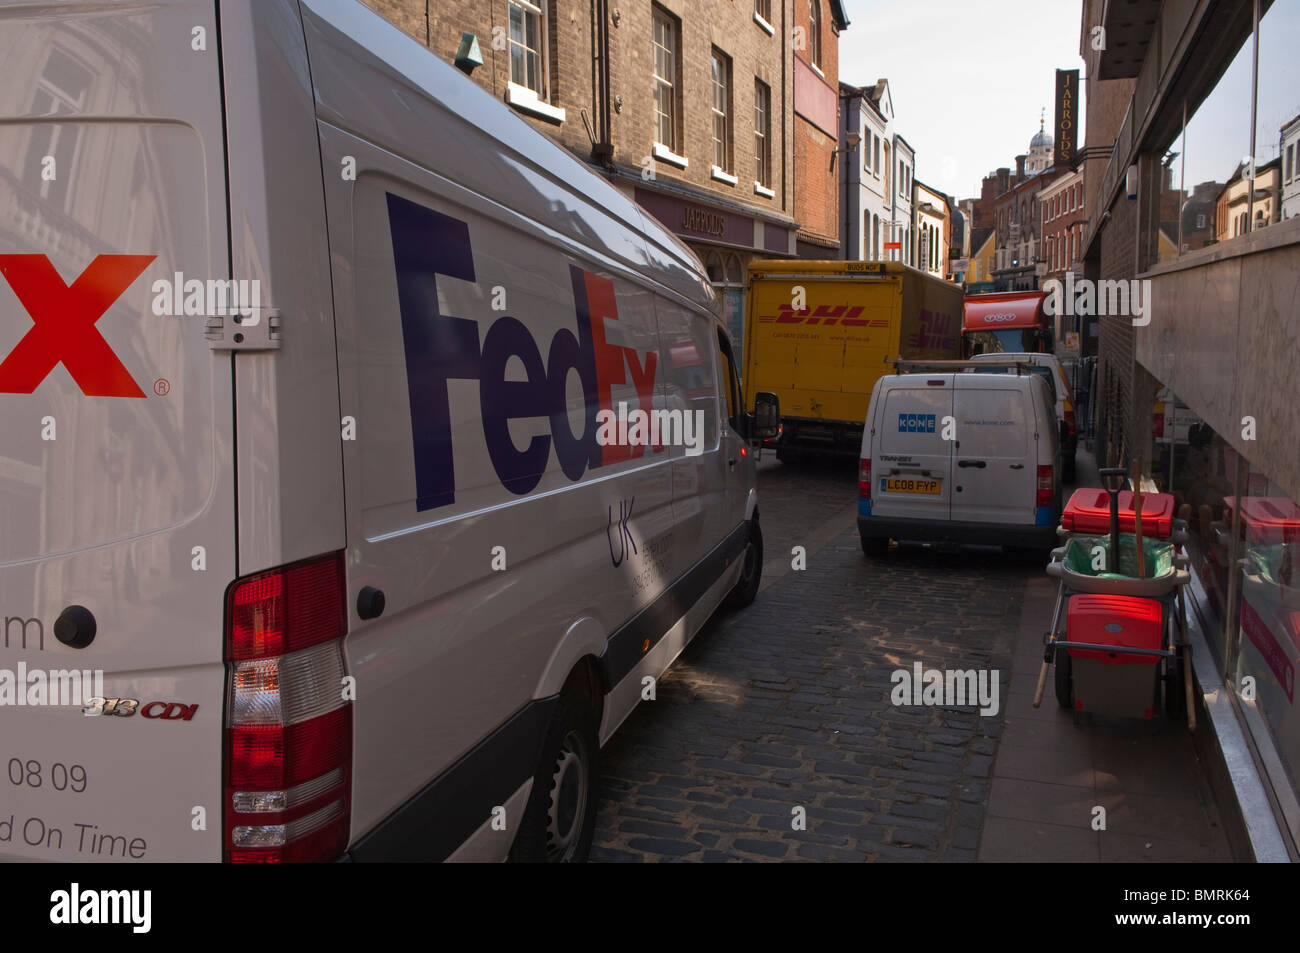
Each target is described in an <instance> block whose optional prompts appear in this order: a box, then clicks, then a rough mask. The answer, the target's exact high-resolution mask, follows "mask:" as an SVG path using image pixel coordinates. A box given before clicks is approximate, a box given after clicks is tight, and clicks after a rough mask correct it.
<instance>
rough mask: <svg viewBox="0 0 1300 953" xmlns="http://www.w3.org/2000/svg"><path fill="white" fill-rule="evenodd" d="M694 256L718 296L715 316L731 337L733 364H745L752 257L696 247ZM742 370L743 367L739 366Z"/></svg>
mask: <svg viewBox="0 0 1300 953" xmlns="http://www.w3.org/2000/svg"><path fill="white" fill-rule="evenodd" d="M692 247H694V248H695V252H696V254H698V255H699V256H700V258H701V259H702V260H703V261H704V270H705V271H706V272H708V275H709V284H711V285H713V290H714V293H716V294H717V296H718V304H719V308H718V316H719V317H720V318H721V319H722V323H723V324H724V325H726V328H727V333H728V334H730V335H731V346H732V348H733V349H734V350H735V352H736V360H737V361H742V362H743V361H744V350H745V267H746V265H747V264H748V259H749V258H751V257H753V256H751V255H743V254H742V253H739V252H734V251H727V250H725V249H709V248H703V247H699V246H692ZM742 366H743V364H742Z"/></svg>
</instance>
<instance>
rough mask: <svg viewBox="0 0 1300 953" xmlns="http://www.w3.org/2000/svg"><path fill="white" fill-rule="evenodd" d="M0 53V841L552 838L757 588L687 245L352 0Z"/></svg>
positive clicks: (747, 458) (90, 31) (457, 854)
mask: <svg viewBox="0 0 1300 953" xmlns="http://www.w3.org/2000/svg"><path fill="white" fill-rule="evenodd" d="M0 59H3V61H4V63H5V66H6V68H5V75H6V80H7V82H6V83H5V85H4V88H3V90H0V115H3V117H4V123H3V124H0V206H2V207H3V208H4V209H6V213H5V217H4V218H3V219H2V220H0V279H2V280H0V434H2V435H3V441H2V442H0V623H3V641H0V653H2V654H0V764H4V765H6V766H7V774H5V775H4V776H2V778H0V783H3V785H4V792H5V793H4V797H3V798H0V856H3V857H5V858H9V859H24V860H41V861H57V860H74V861H109V860H114V861H120V860H143V861H185V860H213V861H215V860H221V859H226V860H230V861H294V860H325V859H338V858H343V857H350V858H353V859H357V860H369V859H371V858H393V859H402V860H413V859H441V858H452V859H501V858H506V857H507V856H510V857H514V858H518V859H553V860H554V859H558V860H576V859H580V858H582V857H583V856H584V855H585V853H586V851H587V848H588V846H589V844H590V841H591V836H592V825H593V818H594V813H595V785H596V782H597V780H598V762H597V757H598V750H599V746H600V744H602V743H603V742H604V741H605V739H607V738H608V737H609V736H610V735H611V733H612V732H613V731H614V730H615V729H616V728H617V727H618V725H619V724H620V723H621V722H622V721H623V719H624V718H626V717H627V715H628V713H629V711H630V710H631V709H632V708H633V707H634V706H635V705H636V704H637V702H638V700H639V699H640V698H641V697H642V692H643V688H644V683H645V682H646V680H647V679H650V678H654V677H656V676H658V675H659V674H660V673H661V672H663V671H664V669H665V668H666V667H667V666H668V665H669V664H670V663H671V662H672V660H673V659H674V658H675V657H676V656H677V654H678V653H679V652H681V651H682V648H683V647H684V646H685V645H686V643H687V642H688V641H689V640H690V639H691V638H692V637H693V636H694V635H695V634H696V632H697V631H698V630H699V629H700V627H701V625H702V624H703V623H704V621H705V620H706V619H707V618H708V616H709V615H710V614H711V613H712V612H713V611H714V609H715V608H716V607H717V606H718V605H719V603H720V602H722V601H723V600H724V598H726V597H728V596H729V595H730V597H731V599H732V601H733V602H735V603H738V604H744V603H747V602H748V601H750V600H752V599H753V598H754V595H755V593H756V591H757V587H758V577H759V571H760V567H761V565H762V536H761V534H760V532H759V512H758V506H757V498H756V495H755V474H754V467H753V457H752V455H751V453H750V449H749V441H750V440H751V439H758V438H761V437H762V436H763V434H764V433H769V434H770V433H772V432H774V427H775V421H776V420H777V419H778V418H777V416H776V408H775V407H774V406H773V404H774V401H769V400H768V399H767V398H766V397H764V398H761V399H760V400H761V413H760V414H759V415H758V416H760V417H761V418H762V420H761V421H758V420H756V419H755V416H754V415H747V414H746V413H745V412H744V410H743V408H742V407H741V405H740V402H739V401H740V397H739V395H740V385H739V381H738V379H737V368H736V364H735V360H734V356H733V353H732V349H731V345H730V343H729V342H728V339H727V336H726V334H725V332H724V331H723V330H722V327H721V325H720V324H719V322H718V321H717V320H716V318H715V316H714V313H713V298H712V293H711V291H710V288H709V286H708V284H707V282H706V278H705V275H704V272H703V269H702V268H701V266H700V264H699V262H698V260H697V259H696V258H695V257H694V256H693V255H692V254H691V253H690V252H689V251H688V250H687V249H686V248H685V247H684V246H683V245H681V244H680V243H679V242H678V241H677V240H676V239H675V238H674V237H673V236H672V235H671V234H670V233H669V232H668V231H666V230H665V229H664V228H662V227H661V226H660V225H659V224H657V223H656V222H655V221H654V220H653V219H651V218H650V217H648V216H647V215H646V214H643V213H642V212H641V211H640V210H639V209H638V208H637V207H636V206H635V205H633V204H632V203H631V202H630V201H629V200H628V199H627V198H625V197H624V196H623V195H622V194H621V193H620V192H618V191H617V190H615V189H614V188H613V187H612V186H610V185H609V184H608V183H607V182H605V181H604V180H602V179H600V178H599V177H597V176H595V175H593V174H591V173H589V172H588V171H587V170H586V169H585V168H584V167H583V166H582V164H581V163H580V162H578V161H577V160H576V159H574V158H573V157H572V156H570V155H569V154H568V153H566V152H565V151H563V150H562V149H560V148H559V147H557V146H556V145H554V144H553V143H551V142H550V141H549V140H547V139H546V138H545V137H543V136H542V135H540V134H538V133H536V132H534V131H533V130H531V129H530V128H529V127H528V126H527V125H526V124H525V123H523V122H522V121H520V120H519V119H518V118H517V117H515V116H513V115H512V114H511V113H510V112H509V111H508V109H507V108H506V107H505V106H504V105H503V104H502V103H499V102H497V101H495V100H494V99H493V98H492V97H491V96H490V95H488V94H487V93H485V92H484V91H482V90H481V89H479V88H478V87H477V86H475V85H474V84H473V83H472V82H470V81H469V80H467V79H466V78H465V77H464V76H462V75H460V74H459V73H457V72H456V71H455V70H454V69H452V68H451V67H450V66H448V65H446V64H444V63H442V62H440V61H439V60H438V59H437V58H436V57H435V56H434V55H433V54H431V53H430V52H428V51H427V50H425V49H424V48H423V47H422V46H420V45H419V44H417V43H415V42H413V41H411V40H410V39H408V38H407V37H405V36H404V35H403V34H401V33H400V32H399V31H398V30H396V29H395V28H393V27H391V26H390V25H388V24H387V23H386V22H384V21H383V20H382V19H381V18H380V17H378V16H377V15H375V14H374V13H372V12H370V11H369V10H368V9H366V8H365V7H363V6H362V5H360V4H359V3H357V2H355V0H223V2H222V3H220V4H219V5H218V4H216V3H214V2H212V0H184V2H182V0H176V2H169V3H164V4H138V3H125V2H124V3H121V4H115V3H99V4H94V5H81V4H73V5H70V6H69V7H68V8H67V9H66V10H62V11H60V12H59V13H58V14H57V15H55V14H52V13H50V12H49V10H48V8H47V7H46V6H44V5H35V6H31V5H17V6H15V5H12V4H5V5H0ZM647 421H649V423H648V424H647ZM74 671H75V672H80V673H82V674H83V675H84V676H85V678H84V683H85V684H82V685H80V686H78V685H74V684H71V677H70V675H69V674H68V673H70V672H74ZM59 673H63V674H59ZM6 675H7V676H8V684H9V691H8V693H7V694H6V691H5V684H6ZM15 680H17V681H15ZM33 680H35V681H36V682H40V683H41V684H40V686H39V687H40V690H39V691H38V690H37V688H36V687H32V686H33V685H34V681H33ZM56 682H58V684H59V691H55V684H56ZM15 685H17V689H18V691H17V694H16V693H15V691H14V689H15ZM88 692H90V693H93V694H90V695H89V697H87V694H88ZM54 696H58V697H54ZM20 699H21V700H20Z"/></svg>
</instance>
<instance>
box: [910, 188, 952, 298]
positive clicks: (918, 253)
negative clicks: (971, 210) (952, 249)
mask: <svg viewBox="0 0 1300 953" xmlns="http://www.w3.org/2000/svg"><path fill="white" fill-rule="evenodd" d="M912 205H913V208H914V209H915V211H916V218H915V221H914V222H913V228H912V232H913V234H914V235H915V244H916V247H915V248H914V249H913V253H912V259H913V261H915V262H916V267H917V268H919V269H921V270H922V271H924V272H926V273H928V274H931V275H934V277H936V278H945V279H946V278H947V277H948V250H949V241H950V239H951V232H952V217H951V215H950V214H949V211H948V196H946V195H944V194H943V193H942V192H939V191H937V190H935V189H932V188H930V187H929V186H928V185H925V184H924V183H922V182H917V183H916V184H915V188H914V189H913V195H912Z"/></svg>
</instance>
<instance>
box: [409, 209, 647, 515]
mask: <svg viewBox="0 0 1300 953" xmlns="http://www.w3.org/2000/svg"><path fill="white" fill-rule="evenodd" d="M388 222H389V228H390V231H391V234H392V239H393V258H394V264H395V270H396V274H397V297H398V305H399V308H400V310H401V319H402V342H403V348H404V350H405V355H406V382H407V393H408V397H409V400H410V407H411V433H412V437H413V441H414V454H415V482H416V508H417V509H418V510H429V509H435V508H437V507H440V506H447V505H448V504H451V503H454V502H455V501H456V475H455V468H454V460H453V454H452V439H451V438H452V435H451V408H450V404H449V394H448V387H447V384H448V381H450V380H453V379H456V380H477V381H478V382H479V401H480V409H481V419H482V425H483V440H484V442H485V444H486V445H487V450H488V456H489V457H490V459H491V461H492V466H493V468H494V469H495V471H496V474H497V478H498V479H500V481H501V485H502V486H504V487H505V488H506V489H508V490H510V492H512V493H516V494H519V495H523V494H525V493H528V492H530V491H532V490H533V488H535V487H536V486H537V484H538V483H539V482H541V479H542V475H543V473H544V472H545V470H546V464H547V461H548V460H549V459H550V454H551V450H552V448H554V450H555V456H556V458H557V459H558V460H559V464H560V469H561V470H562V471H563V473H564V475H565V476H566V477H568V478H569V479H570V480H577V479H578V478H580V477H581V476H582V475H583V473H585V472H586V471H587V469H588V468H592V469H594V468H596V467H600V466H607V465H609V464H612V463H617V462H619V461H621V460H630V459H633V458H635V457H639V456H642V455H643V454H644V453H645V451H646V449H647V448H646V446H644V445H641V446H627V445H622V446H620V445H617V444H606V445H603V446H602V445H601V443H600V442H599V441H598V440H597V429H598V421H597V415H598V413H599V412H600V411H601V410H604V411H612V404H613V399H612V393H613V388H614V387H617V386H621V385H631V386H632V387H633V388H634V389H635V390H636V394H637V400H638V401H639V403H640V405H641V407H642V408H643V409H648V408H650V406H651V402H652V399H653V396H654V385H655V373H656V369H657V364H658V357H659V356H658V354H656V353H655V352H653V351H651V352H648V353H647V354H646V355H645V356H644V358H642V357H641V356H640V354H639V353H638V352H637V350H636V348H631V347H624V346H622V345H617V344H611V343H610V342H609V341H608V340H607V339H606V336H605V330H606V322H612V321H617V320H618V319H619V315H618V303H617V302H616V301H615V298H614V283H613V282H612V281H610V280H609V279H606V278H601V277H600V276H598V275H593V274H591V273H589V272H586V271H583V270H582V269H581V268H578V267H576V266H570V268H569V274H570V280H571V281H572V284H573V300H574V308H575V313H576V317H577V332H578V333H577V334H576V335H575V334H574V333H573V331H570V330H568V329H567V328H561V329H560V330H558V331H556V332H555V334H554V335H552V337H551V340H550V342H549V345H548V346H547V349H546V352H545V355H543V352H542V350H541V349H540V348H539V346H538V342H537V341H536V340H534V338H533V335H532V332H531V331H529V329H528V327H527V326H526V325H525V324H524V323H523V322H522V321H520V320H519V319H518V318H515V317H512V316H510V315H503V316H502V317H500V318H497V319H496V320H495V321H494V322H492V324H491V326H490V327H489V328H488V330H487V334H486V335H485V336H484V337H483V343H482V345H481V346H480V344H479V322H478V321H476V320H474V319H473V318H470V317H463V316H460V315H452V314H443V313H442V311H441V310H440V309H439V305H438V288H437V281H438V278H439V276H445V277H447V278H457V279H460V280H462V281H474V280H475V272H474V258H473V254H472V251H471V247H470V237H469V226H468V225H467V224H466V223H465V222H463V221H461V220H459V219H456V218H452V217H451V216H448V215H443V214H442V213H440V212H435V211H434V210H433V209H430V208H426V207H424V206H423V205H420V204H418V203H415V202H411V201H408V200H407V199H404V198H401V197H399V196H396V195H393V194H391V193H389V194H388ZM512 358H514V359H518V361H519V362H520V363H521V364H522V365H523V368H524V376H525V378H526V379H525V380H507V379H506V366H507V364H509V363H510V362H511V359H512ZM571 373H576V374H577V376H578V379H579V380H580V381H581V384H582V391H583V394H584V395H585V398H586V399H585V401H584V414H583V422H582V427H581V430H580V431H579V432H578V433H574V432H573V430H572V428H571V426H570V422H569V411H568V399H567V393H566V391H567V382H568V379H569V376H570V374H571ZM539 416H545V417H549V419H550V428H549V429H550V433H549V435H543V434H539V435H536V436H534V437H533V438H532V439H531V440H530V441H529V443H528V446H527V447H525V448H524V449H522V450H520V449H518V448H517V447H516V446H515V444H514V441H513V440H512V439H511V437H510V421H511V420H515V419H520V418H530V417H539ZM650 449H651V450H652V452H659V451H660V450H661V449H662V447H659V446H653V447H651V448H650Z"/></svg>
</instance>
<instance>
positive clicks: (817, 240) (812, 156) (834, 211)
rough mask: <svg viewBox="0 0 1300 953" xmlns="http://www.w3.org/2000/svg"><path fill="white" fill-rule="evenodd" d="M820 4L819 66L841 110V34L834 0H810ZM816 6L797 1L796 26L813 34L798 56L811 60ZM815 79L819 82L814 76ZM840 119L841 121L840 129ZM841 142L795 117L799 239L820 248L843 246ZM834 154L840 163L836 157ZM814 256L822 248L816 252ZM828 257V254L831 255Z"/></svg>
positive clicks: (804, 31) (858, 157)
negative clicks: (838, 154) (812, 14)
mask: <svg viewBox="0 0 1300 953" xmlns="http://www.w3.org/2000/svg"><path fill="white" fill-rule="evenodd" d="M811 2H812V3H816V4H818V8H819V10H820V17H819V19H820V21H821V61H820V62H819V63H818V64H817V65H818V68H819V69H820V70H821V73H822V75H823V76H824V77H825V81H826V84H827V86H828V87H829V88H830V89H831V90H832V91H833V92H834V94H835V97H836V104H837V109H839V108H842V105H843V104H842V103H840V101H839V92H838V91H839V61H840V53H839V35H838V34H837V33H836V31H835V29H834V19H833V17H832V16H831V5H830V2H829V0H811ZM810 14H811V5H810V2H808V0H795V3H794V27H795V29H796V30H798V29H799V28H801V27H802V29H803V35H804V37H805V38H809V39H808V42H807V43H806V44H805V46H804V48H803V49H795V51H794V55H795V56H797V57H798V58H799V59H801V60H803V61H804V62H805V63H808V64H810V65H811V64H812V55H811V33H810V30H811V15H810ZM810 82H818V80H817V79H811V80H810ZM838 126H839V122H838V121H837V122H836V128H838ZM838 148H839V143H838V141H837V140H836V139H835V138H833V137H832V136H830V135H827V134H826V133H825V132H824V131H823V130H821V129H819V128H818V127H817V126H815V125H813V123H811V122H809V121H807V120H806V119H805V118H804V117H803V116H800V115H799V114H797V113H796V114H795V117H794V179H795V188H794V217H795V220H796V221H797V222H798V223H799V237H800V239H801V240H804V241H807V242H809V243H811V244H812V245H813V246H814V249H816V248H822V247H825V248H828V249H829V248H835V249H836V250H838V248H839V237H840V228H841V226H842V222H841V221H840V219H841V213H840V207H839V198H840V196H839V172H840V170H839V162H840V161H842V160H844V159H845V156H842V155H841V156H835V150H836V149H838ZM833 156H835V159H836V162H835V167H834V168H832V166H831V159H832V157H833ZM848 161H850V162H852V161H861V159H860V156H848ZM813 253H815V254H820V252H817V251H815V250H814V251H813ZM828 257H829V254H828Z"/></svg>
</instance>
